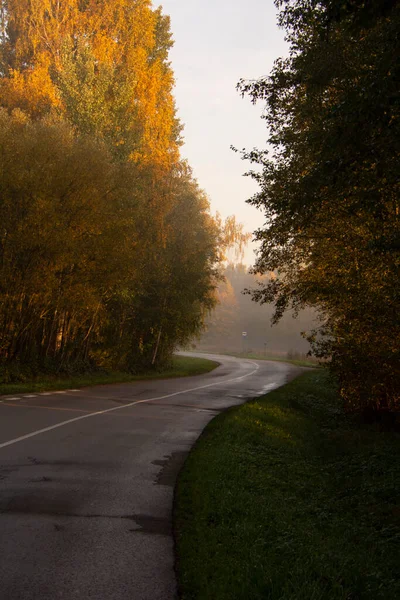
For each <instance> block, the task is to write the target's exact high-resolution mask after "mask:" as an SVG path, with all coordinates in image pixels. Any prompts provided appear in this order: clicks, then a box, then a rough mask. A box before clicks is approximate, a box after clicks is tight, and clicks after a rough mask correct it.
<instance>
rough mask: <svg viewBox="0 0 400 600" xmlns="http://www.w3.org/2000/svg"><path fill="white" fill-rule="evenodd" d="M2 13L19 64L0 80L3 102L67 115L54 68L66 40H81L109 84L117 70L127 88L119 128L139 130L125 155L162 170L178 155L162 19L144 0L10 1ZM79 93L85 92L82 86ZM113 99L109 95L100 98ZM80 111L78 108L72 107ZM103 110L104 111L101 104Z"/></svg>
mask: <svg viewBox="0 0 400 600" xmlns="http://www.w3.org/2000/svg"><path fill="white" fill-rule="evenodd" d="M8 12H9V21H8V27H9V28H10V30H12V31H13V39H14V40H15V41H14V42H13V45H14V50H15V55H16V56H17V62H16V64H13V65H11V64H10V66H12V70H10V73H9V77H7V78H6V79H5V80H4V81H3V82H2V84H1V100H0V101H1V104H2V105H3V106H6V107H7V108H9V109H12V108H14V107H18V108H21V109H22V110H24V111H26V112H27V113H28V114H29V115H30V116H32V117H34V118H38V117H40V116H43V115H44V114H46V113H48V112H49V111H50V110H51V109H52V108H54V107H56V108H57V109H58V110H61V112H62V113H63V115H64V116H65V117H66V118H67V119H68V118H69V117H70V116H71V115H70V114H69V111H70V110H72V109H71V107H70V106H68V104H67V105H64V103H63V102H62V100H61V96H62V94H61V93H60V90H59V89H58V84H57V81H56V79H55V75H54V73H56V72H60V70H61V71H62V70H63V68H64V67H63V61H62V57H63V51H64V48H65V46H66V44H67V45H68V44H69V45H71V48H76V45H77V44H78V46H79V41H80V42H81V46H82V44H83V45H84V46H85V47H86V48H87V51H88V53H89V54H90V55H91V56H92V57H93V60H94V61H96V63H97V71H98V73H97V76H99V74H100V73H101V72H102V67H103V72H104V68H107V69H109V72H110V82H112V81H113V77H114V75H115V74H117V78H118V79H119V81H123V82H124V85H126V87H127V88H128V95H129V97H130V101H129V103H127V104H126V106H124V108H123V110H124V111H125V113H126V114H125V128H126V132H132V131H133V130H134V131H135V132H138V134H139V139H136V140H135V144H134V147H133V148H132V151H131V152H130V153H129V151H128V153H127V154H128V155H129V154H130V156H131V158H132V160H134V161H135V162H143V163H145V164H156V165H158V166H159V167H160V168H166V167H167V168H170V167H171V165H172V164H174V163H175V162H176V161H177V160H178V158H179V152H178V146H177V141H176V139H175V134H174V131H175V130H176V119H175V106H174V98H173V95H172V89H173V85H174V79H173V73H172V71H171V69H170V67H169V65H168V63H167V62H166V59H167V54H168V48H169V46H170V45H171V43H170V36H169V31H168V22H167V21H166V20H165V19H164V17H163V16H162V15H161V13H160V11H159V10H153V8H152V3H151V2H150V0H107V1H105V0H100V1H98V0H88V1H87V2H84V3H82V2H79V1H78V0H65V1H63V2H59V1H58V0H57V1H56V0H30V1H28V0H10V2H9V7H8ZM163 19H164V21H163ZM160 23H161V28H160ZM160 36H161V37H160ZM163 44H164V46H165V47H164V46H163ZM27 65H30V67H29V68H27V67H26V66H27ZM113 73H114V75H113ZM90 85H94V86H95V85H96V81H94V82H90ZM100 85H102V83H100ZM89 95H90V94H89ZM82 96H83V97H84V98H87V97H89V96H88V94H85V93H84V90H82ZM113 101H114V98H113V97H112V94H111V95H110V98H108V99H107V98H106V97H105V100H104V102H105V103H106V104H107V102H108V103H109V104H112V103H113ZM76 102H78V100H76ZM129 106H130V108H129ZM81 109H82V107H81V106H79V107H78V106H77V107H76V111H75V112H78V113H79V112H81ZM88 110H90V106H89V107H88ZM111 112H112V111H111ZM97 113H98V114H100V113H99V111H98V110H97ZM108 114H110V110H109V109H106V110H104V115H108ZM104 118H106V117H104ZM70 120H71V121H72V122H75V121H74V119H73V118H72V119H70ZM78 127H79V125H78ZM100 129H101V127H100ZM108 129H110V128H108ZM102 130H103V131H104V130H105V127H104V126H103V127H102ZM100 133H101V131H100ZM126 143H127V142H126V136H124V135H121V136H120V137H119V139H117V140H116V141H115V140H114V145H115V146H117V147H118V146H124V145H126Z"/></svg>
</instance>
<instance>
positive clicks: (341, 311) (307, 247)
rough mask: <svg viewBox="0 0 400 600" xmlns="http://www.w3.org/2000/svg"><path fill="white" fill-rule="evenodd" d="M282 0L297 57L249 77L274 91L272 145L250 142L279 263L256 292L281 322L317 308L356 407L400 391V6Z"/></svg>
mask: <svg viewBox="0 0 400 600" xmlns="http://www.w3.org/2000/svg"><path fill="white" fill-rule="evenodd" d="M278 5H279V6H280V8H281V13H280V18H279V23H280V25H281V26H283V27H285V28H286V30H287V32H288V33H287V36H288V40H289V42H290V44H291V50H290V56H289V58H287V59H280V60H278V61H277V62H276V64H275V67H274V69H273V71H272V73H271V75H270V76H269V77H268V78H266V79H262V80H259V81H256V82H248V83H246V82H241V84H240V88H241V90H242V93H249V94H250V96H251V97H252V99H253V101H257V100H263V101H265V102H266V109H265V113H264V118H265V120H266V123H267V125H268V128H269V131H270V136H269V144H270V150H269V151H265V150H264V151H252V152H248V153H246V152H245V153H244V157H245V158H247V159H249V160H250V161H252V162H253V163H254V164H257V165H260V166H261V172H260V171H256V172H252V173H251V174H252V176H253V177H254V178H255V179H256V180H257V181H258V182H259V184H260V191H259V192H258V193H257V194H256V195H255V196H254V197H253V198H252V199H251V200H250V202H251V203H252V204H253V205H255V206H258V207H260V208H262V209H263V210H264V212H265V216H266V220H267V227H266V228H265V229H260V230H259V231H258V232H257V238H258V240H260V242H261V250H260V254H259V257H258V260H257V263H256V265H255V270H256V271H259V272H261V273H265V272H268V271H276V272H277V273H278V277H277V278H276V279H275V280H273V281H271V282H269V283H268V284H267V285H265V286H263V287H262V288H260V289H258V290H255V291H254V293H253V297H254V299H255V300H256V301H260V302H274V303H275V306H276V313H275V320H277V319H279V318H280V316H281V315H282V313H283V312H284V310H285V309H286V308H287V307H289V306H292V307H294V308H295V309H298V308H300V307H302V306H305V305H312V306H315V307H318V309H319V311H320V315H321V319H322V325H321V328H320V330H319V332H318V333H317V332H316V333H315V335H314V336H313V337H312V338H311V341H312V342H313V343H314V349H315V351H316V353H317V354H318V355H320V356H324V357H327V356H330V357H331V359H332V361H331V368H332V369H333V371H334V372H335V373H336V374H337V375H338V377H339V382H340V387H341V393H342V396H343V398H344V400H345V401H346V405H347V407H348V408H349V409H360V408H363V407H365V406H368V407H372V408H373V409H377V410H381V409H391V408H394V407H396V406H398V404H399V402H400V396H399V389H400V385H399V384H400V371H399V365H400V360H399V358H400V356H399V344H398V340H399V339H400V321H399V314H400V310H399V309H400V306H399V292H398V290H399V289H400V286H399V284H400V280H399V249H400V240H399V231H400V229H399V215H400V206H399V200H398V199H399V180H398V172H399V166H400V165H399V157H400V147H399V139H400V136H399V134H400V131H399V123H400V120H399V106H400V102H399V91H398V83H397V82H398V80H399V77H400V71H399V69H400V66H399V63H398V61H396V60H395V59H394V57H395V56H397V55H398V53H399V50H400V47H399V36H398V31H399V26H400V7H399V6H398V4H397V3H395V2H376V3H361V2H358V1H354V2H349V3H343V2H340V1H321V2H317V1H314V0H312V1H309V0H288V1H285V2H279V3H278ZM269 153H271V156H270V155H269ZM321 334H322V336H323V337H322V339H321Z"/></svg>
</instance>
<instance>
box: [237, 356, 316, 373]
mask: <svg viewBox="0 0 400 600" xmlns="http://www.w3.org/2000/svg"><path fill="white" fill-rule="evenodd" d="M231 356H237V357H239V358H253V359H255V360H272V361H276V362H285V363H289V364H291V365H295V366H297V367H312V368H314V369H315V368H318V367H319V366H320V365H319V362H318V360H317V359H313V358H308V357H303V356H301V357H299V358H287V357H285V356H279V355H277V354H268V353H267V354H265V353H261V352H236V353H232V354H231Z"/></svg>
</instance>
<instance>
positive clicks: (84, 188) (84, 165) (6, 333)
mask: <svg viewBox="0 0 400 600" xmlns="http://www.w3.org/2000/svg"><path fill="white" fill-rule="evenodd" d="M171 45H172V40H171V33H170V24H169V18H168V17H167V16H165V15H163V14H162V12H161V9H154V8H153V6H152V4H151V2H150V1H149V0H107V1H106V0H100V1H99V0H96V1H92V0H85V1H82V0H66V1H64V2H59V1H56V0H29V1H28V0H3V1H2V2H1V9H0V170H1V176H0V223H1V225H0V365H1V373H2V377H3V379H4V380H5V381H7V380H11V379H15V378H18V377H27V376H31V375H32V374H35V373H37V372H40V371H44V370H45V371H48V370H51V371H56V372H59V371H64V372H72V371H75V372H77V371H83V370H87V369H90V368H93V367H98V366H107V367H109V368H115V369H125V370H130V371H138V370H140V369H143V368H149V367H154V368H159V367H161V366H163V365H164V364H165V363H167V362H168V361H169V360H170V357H171V355H172V352H173V350H174V349H175V348H176V346H177V345H178V344H183V343H185V342H187V341H188V340H189V339H191V338H192V337H193V336H194V335H196V334H197V333H198V332H199V331H200V330H201V328H202V325H203V321H204V318H205V315H206V314H207V311H209V310H210V309H211V308H212V307H213V306H214V303H215V293H214V290H215V287H216V284H217V282H218V280H219V278H220V268H219V265H220V263H221V260H222V258H223V253H224V250H225V249H226V248H227V247H229V246H230V245H231V244H235V243H238V244H239V245H240V243H241V241H242V240H243V233H242V231H241V227H240V226H238V225H237V224H236V221H235V220H234V219H233V220H232V219H230V220H228V221H227V222H226V223H223V222H222V221H221V219H219V218H218V217H212V216H211V215H210V212H209V203H208V199H207V197H206V195H205V193H204V192H203V191H202V190H201V189H200V188H199V187H198V185H197V183H196V181H195V180H194V179H193V176H192V173H191V170H190V167H189V166H188V165H187V164H186V163H185V161H183V160H182V159H181V158H180V153H179V147H180V145H181V143H182V139H181V130H182V127H181V124H180V123H179V120H178V118H177V116H176V109H175V103H174V97H173V85H174V77H173V72H172V69H171V65H170V63H169V61H168V51H169V49H170V48H171Z"/></svg>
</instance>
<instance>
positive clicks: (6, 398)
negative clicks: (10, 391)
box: [6, 398, 21, 400]
mask: <svg viewBox="0 0 400 600" xmlns="http://www.w3.org/2000/svg"><path fill="white" fill-rule="evenodd" d="M6 400H21V398H6Z"/></svg>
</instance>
